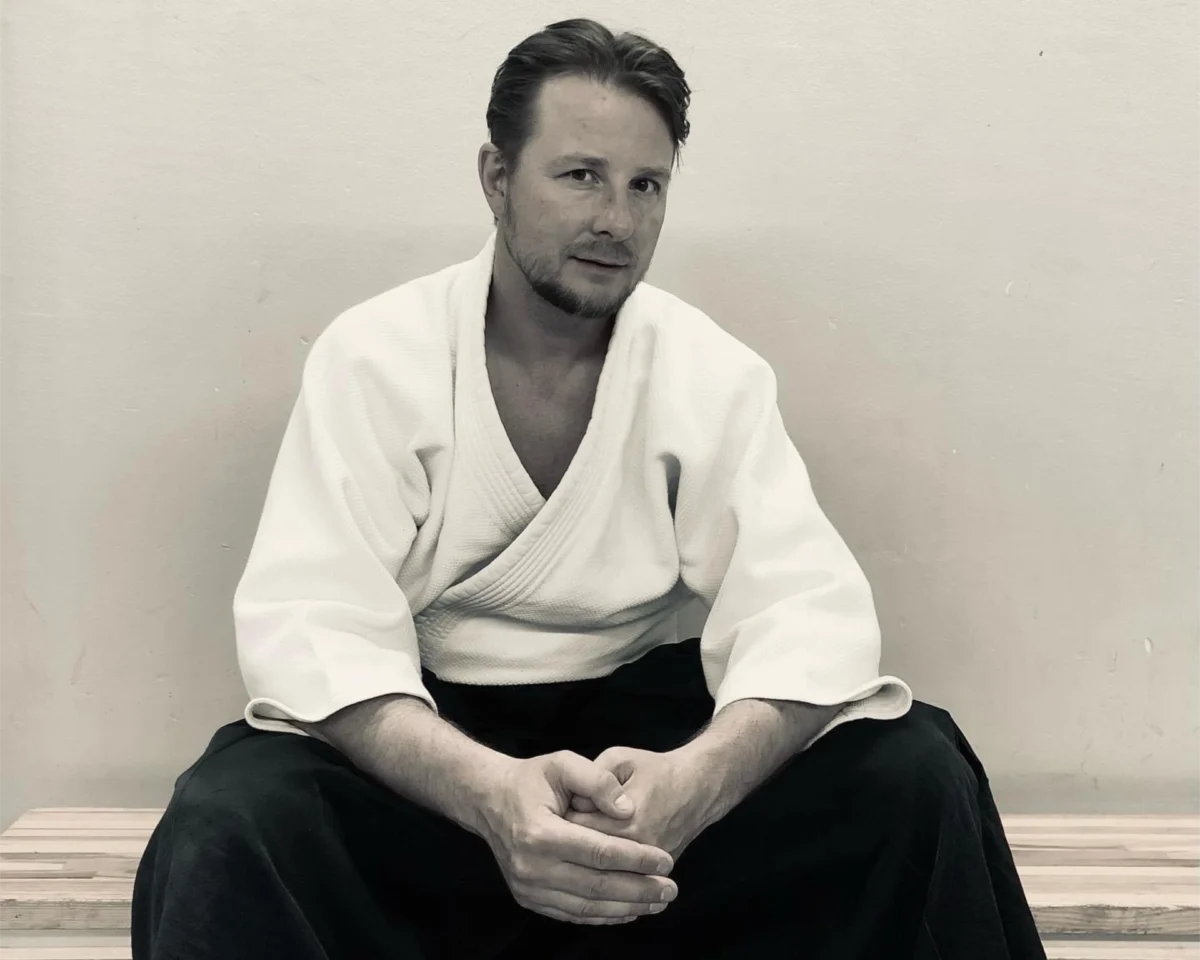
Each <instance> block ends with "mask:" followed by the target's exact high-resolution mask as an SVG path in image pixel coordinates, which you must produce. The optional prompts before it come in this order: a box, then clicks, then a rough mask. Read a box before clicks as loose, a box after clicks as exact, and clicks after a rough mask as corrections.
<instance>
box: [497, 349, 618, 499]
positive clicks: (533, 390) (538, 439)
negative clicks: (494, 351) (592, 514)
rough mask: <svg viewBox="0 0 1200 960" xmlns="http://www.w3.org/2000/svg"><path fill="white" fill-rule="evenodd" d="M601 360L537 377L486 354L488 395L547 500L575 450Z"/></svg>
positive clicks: (584, 429)
mask: <svg viewBox="0 0 1200 960" xmlns="http://www.w3.org/2000/svg"><path fill="white" fill-rule="evenodd" d="M600 369H601V364H600V363H596V364H593V365H588V366H585V367H581V368H579V369H577V370H575V371H573V372H572V373H571V374H568V375H567V376H564V377H561V378H555V379H547V380H546V381H544V382H539V381H538V380H537V379H536V378H534V377H531V376H529V375H528V374H526V373H524V372H523V371H521V370H519V369H517V368H515V367H513V366H511V365H509V364H507V363H505V362H504V361H499V362H494V361H492V360H491V359H489V378H490V381H491V387H492V396H493V397H494V398H495V401H496V410H497V412H498V413H499V414H500V421H501V423H503V424H504V430H505V432H506V433H507V434H508V440H509V443H510V444H511V445H512V448H513V450H514V452H515V453H516V454H517V457H518V458H519V459H520V461H521V465H522V466H523V467H524V468H525V472H526V473H527V474H529V478H530V479H531V480H532V481H533V483H534V486H536V487H537V489H538V492H539V493H541V495H542V496H543V497H546V498H547V499H548V498H549V497H550V495H551V494H552V493H553V492H554V490H555V489H556V488H557V487H558V484H559V482H560V481H561V480H562V478H563V475H564V474H565V473H566V472H567V468H568V467H569V466H570V465H571V461H572V459H573V458H574V456H575V452H576V451H577V450H578V449H579V444H580V443H581V442H582V440H583V437H584V434H585V433H586V432H587V428H588V422H589V421H590V420H591V416H592V407H593V405H594V403H595V399H596V386H597V384H598V382H599V378H600Z"/></svg>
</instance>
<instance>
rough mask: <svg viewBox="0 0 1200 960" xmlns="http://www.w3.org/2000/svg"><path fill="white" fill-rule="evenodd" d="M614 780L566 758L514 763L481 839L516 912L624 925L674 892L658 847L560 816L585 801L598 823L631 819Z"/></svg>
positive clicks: (631, 809)
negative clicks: (575, 802)
mask: <svg viewBox="0 0 1200 960" xmlns="http://www.w3.org/2000/svg"><path fill="white" fill-rule="evenodd" d="M623 792H624V791H623V790H622V788H621V784H620V783H619V782H618V780H617V778H616V777H615V776H614V775H613V774H612V773H611V772H609V771H607V770H605V769H604V768H603V767H601V766H600V765H599V764H597V763H593V762H592V761H591V760H588V759H587V758H585V757H582V756H580V755H579V754H576V753H570V752H569V751H565V750H564V751H560V752H558V753H553V754H549V755H547V756H542V757H533V758H531V759H528V760H515V761H513V762H512V764H511V765H510V766H508V767H507V769H506V771H505V773H504V775H503V776H502V777H501V778H500V781H499V786H498V789H497V791H496V794H495V799H494V802H493V803H492V804H491V805H490V808H489V809H488V810H487V811H486V813H485V823H486V828H485V829H484V830H483V832H482V833H481V835H482V836H483V838H484V840H486V841H487V843H488V845H489V846H490V847H491V849H492V853H493V854H494V855H495V857H496V861H497V863H498V864H499V865H500V870H501V872H503V874H504V879H505V881H506V882H507V883H508V887H509V890H511V891H512V895H513V896H514V897H515V898H516V901H517V903H519V904H521V906H523V907H525V908H527V909H529V910H532V911H534V912H535V913H541V914H544V915H545V916H547V917H552V918H553V919H555V920H565V921H568V922H570V923H586V924H612V923H627V922H628V921H630V920H635V919H637V918H638V917H639V916H642V915H644V914H647V913H659V912H661V911H662V910H663V909H665V908H666V906H667V903H668V902H669V901H671V900H674V899H675V896H676V894H677V893H678V888H677V887H676V886H675V882H674V881H673V880H669V879H667V875H668V874H669V873H670V872H671V870H672V868H673V867H674V865H675V864H674V860H673V858H672V857H671V856H670V855H668V853H667V852H666V851H665V850H663V849H662V848H661V847H659V846H656V845H653V844H647V843H643V842H638V841H637V840H634V839H630V838H625V837H621V836H618V835H615V834H614V833H613V832H611V831H596V830H592V829H588V828H587V827H585V826H582V825H581V824H579V823H571V822H569V821H568V819H566V817H565V816H564V815H565V814H567V812H568V808H569V804H570V801H571V798H572V796H578V797H582V798H587V800H588V802H589V803H590V804H591V806H592V808H593V809H595V810H597V811H598V814H597V815H598V816H603V817H604V818H605V822H610V821H611V822H612V823H621V822H625V821H626V820H628V818H629V817H630V815H631V814H633V815H635V816H636V813H635V811H636V809H637V807H636V801H634V803H633V804H632V805H629V806H625V807H623V806H621V805H619V804H618V803H617V799H618V798H619V797H620V796H621V794H622V793H623Z"/></svg>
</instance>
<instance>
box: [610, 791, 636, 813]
mask: <svg viewBox="0 0 1200 960" xmlns="http://www.w3.org/2000/svg"><path fill="white" fill-rule="evenodd" d="M613 803H614V804H615V805H616V807H617V809H618V810H632V809H633V801H632V800H630V799H629V797H628V796H626V795H625V794H621V795H620V796H619V797H617V799H616V800H614V801H613Z"/></svg>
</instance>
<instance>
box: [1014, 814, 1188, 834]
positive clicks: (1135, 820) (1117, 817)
mask: <svg viewBox="0 0 1200 960" xmlns="http://www.w3.org/2000/svg"><path fill="white" fill-rule="evenodd" d="M1197 817H1200V813H1002V814H1001V815H1000V822H1001V823H1003V824H1004V827H1005V829H1008V828H1009V827H1012V826H1035V827H1037V826H1046V825H1048V824H1049V825H1055V824H1063V823H1069V824H1071V825H1072V826H1074V825H1078V826H1080V827H1108V826H1111V825H1112V824H1121V825H1122V826H1129V825H1131V824H1132V825H1143V824H1148V825H1151V826H1158V825H1162V824H1175V825H1179V826H1187V827H1190V828H1191V829H1193V830H1195V829H1196V828H1197V827H1196V823H1197Z"/></svg>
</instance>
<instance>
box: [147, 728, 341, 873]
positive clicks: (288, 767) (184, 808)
mask: <svg viewBox="0 0 1200 960" xmlns="http://www.w3.org/2000/svg"><path fill="white" fill-rule="evenodd" d="M301 739H307V738H300V737H296V736H294V735H290V734H265V735H261V736H256V737H254V738H248V739H247V740H244V741H242V742H239V743H236V744H233V745H231V746H229V747H226V748H225V749H223V750H221V751H219V752H217V753H215V754H213V755H211V756H205V757H204V758H203V759H201V760H200V761H199V762H198V763H197V764H196V765H195V766H194V767H193V768H192V769H191V770H189V771H188V773H187V774H186V776H184V777H181V778H180V779H179V782H178V783H177V785H176V789H175V792H174V794H173V796H172V797H171V801H170V803H169V804H168V805H167V809H166V811H165V812H164V814H163V821H162V830H161V833H162V841H163V842H165V843H166V844H168V845H169V846H170V847H171V852H172V855H173V857H175V856H183V857H185V858H186V859H192V858H198V857H203V856H206V855H217V856H219V857H228V856H229V855H231V854H235V853H236V852H238V851H243V852H245V851H249V850H252V849H257V850H261V851H264V852H267V853H269V852H270V851H271V849H272V848H275V847H280V846H287V845H288V844H289V843H290V841H291V840H292V839H293V838H295V837H296V836H297V835H298V834H302V833H306V832H309V831H310V830H311V828H312V825H313V824H314V822H315V821H316V820H317V818H318V817H319V815H320V812H319V807H318V805H319V803H320V799H319V798H320V796H321V791H320V789H319V788H318V785H317V782H316V771H315V768H314V766H313V765H312V764H311V763H307V762H305V761H306V756H305V754H306V753H307V752H308V749H311V747H309V745H307V744H302V743H299V742H297V743H291V742H289V741H293V740H295V741H300V740H301ZM306 748H308V749H306Z"/></svg>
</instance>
